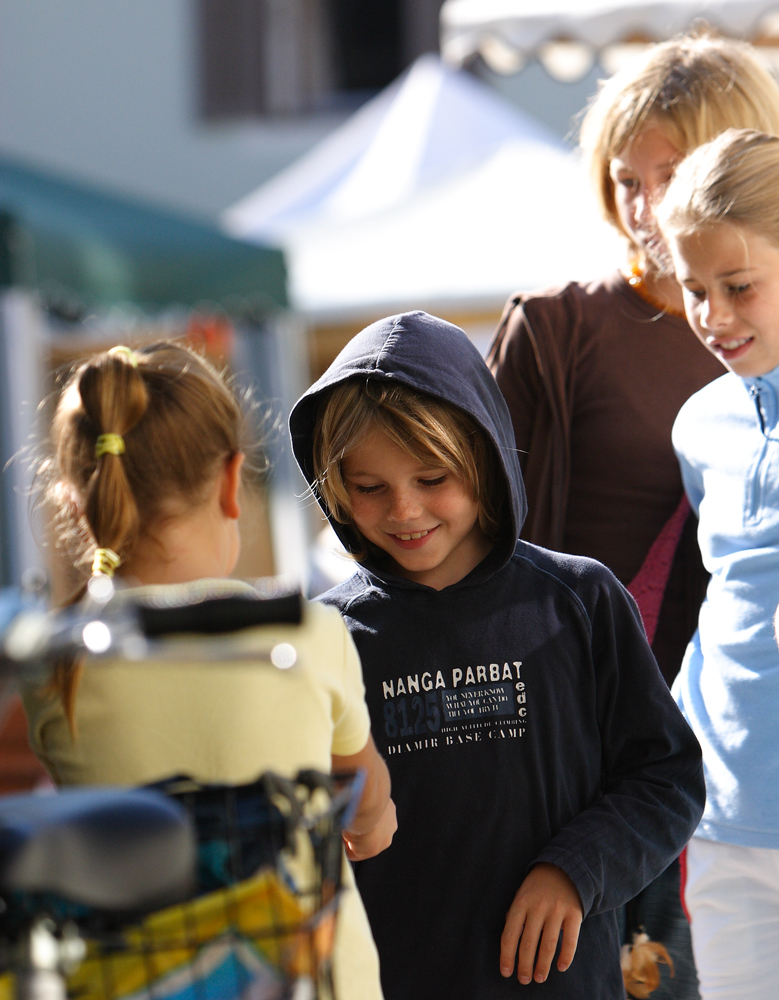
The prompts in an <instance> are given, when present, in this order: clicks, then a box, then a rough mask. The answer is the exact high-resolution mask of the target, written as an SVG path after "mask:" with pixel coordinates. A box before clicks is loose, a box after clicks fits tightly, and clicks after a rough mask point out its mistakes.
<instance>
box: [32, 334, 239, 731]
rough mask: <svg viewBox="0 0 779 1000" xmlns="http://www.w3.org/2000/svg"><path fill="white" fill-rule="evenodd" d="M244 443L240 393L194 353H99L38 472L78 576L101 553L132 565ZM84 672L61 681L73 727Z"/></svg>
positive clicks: (77, 375) (86, 368)
mask: <svg viewBox="0 0 779 1000" xmlns="http://www.w3.org/2000/svg"><path fill="white" fill-rule="evenodd" d="M246 435H247V422H246V420H245V416H244V410H243V408H242V406H241V404H240V403H239V402H238V400H237V399H236V396H235V394H234V393H233V392H232V390H231V388H230V386H229V385H228V384H227V382H226V380H225V378H224V377H223V376H222V375H221V374H220V373H219V372H218V371H217V370H216V369H215V368H214V367H213V366H212V365H211V364H210V363H209V362H208V361H206V360H205V359H204V358H202V357H200V356H199V355H198V354H196V353H195V352H194V351H191V350H189V349H187V348H185V347H181V346H179V345H177V344H174V343H169V342H161V343H157V344H152V345H150V346H148V347H144V348H142V349H141V350H139V351H130V350H128V349H127V348H116V349H113V350H111V351H107V352H104V353H101V354H97V355H95V356H94V357H92V358H90V359H89V360H88V361H86V362H85V363H83V364H80V365H79V366H78V367H77V368H76V369H75V371H73V373H72V374H71V376H70V378H69V379H68V380H67V382H66V384H65V386H64V388H63V390H62V393H61V395H60V397H59V401H58V404H57V407H56V410H55V413H54V419H53V421H52V424H51V440H50V449H49V450H50V455H49V457H47V458H46V459H45V460H44V462H43V463H42V464H41V465H40V467H39V469H38V476H39V482H41V483H42V488H43V499H44V502H45V503H46V505H47V506H48V509H49V510H51V512H52V515H53V519H54V528H55V533H56V538H57V543H58V545H59V546H61V547H62V548H64V549H65V551H66V552H67V554H68V556H69V557H70V559H71V561H72V563H73V565H74V566H75V567H77V568H79V569H82V570H85V569H86V567H87V566H89V565H90V563H91V562H92V559H93V557H94V555H95V552H96V551H101V550H109V552H110V553H112V554H113V553H115V554H116V555H117V556H118V557H119V559H120V560H121V561H124V560H126V559H127V558H128V557H129V556H130V554H131V553H132V550H133V546H134V545H135V543H136V542H137V541H138V539H139V538H140V537H142V536H144V535H147V534H148V533H150V532H152V531H153V529H154V528H155V526H157V525H158V524H159V523H160V522H161V521H162V520H163V519H164V518H165V517H167V516H169V515H170V514H171V513H172V512H173V511H174V510H176V509H178V508H180V507H185V508H186V509H190V508H191V507H193V506H195V505H197V504H199V503H201V502H203V501H204V500H205V499H206V497H207V494H208V489H209V487H210V486H211V485H212V483H213V482H214V479H215V477H216V475H217V474H218V471H219V468H220V465H221V463H222V462H223V461H225V460H226V459H228V458H230V457H231V456H233V455H235V454H237V453H239V452H243V451H245V450H246V448H247V441H246V440H245V438H246ZM98 439H100V441H98ZM106 442H108V444H109V450H105V449H104V448H103V447H102V445H103V444H104V443H106ZM93 572H94V570H93ZM85 588H86V582H85V583H84V586H82V587H81V588H80V589H79V590H78V591H77V592H76V593H75V594H73V595H71V597H70V598H69V599H68V601H67V602H66V603H73V602H75V601H77V600H80V598H81V597H82V596H83V595H84V593H85ZM78 672H79V671H78V664H77V663H67V664H64V665H61V667H60V669H59V670H58V671H57V674H56V676H55V687H56V688H57V690H58V691H59V693H60V696H61V697H62V700H63V704H64V705H65V709H66V712H67V714H68V717H69V718H70V719H71V720H72V712H73V702H74V698H75V688H76V684H77V679H78Z"/></svg>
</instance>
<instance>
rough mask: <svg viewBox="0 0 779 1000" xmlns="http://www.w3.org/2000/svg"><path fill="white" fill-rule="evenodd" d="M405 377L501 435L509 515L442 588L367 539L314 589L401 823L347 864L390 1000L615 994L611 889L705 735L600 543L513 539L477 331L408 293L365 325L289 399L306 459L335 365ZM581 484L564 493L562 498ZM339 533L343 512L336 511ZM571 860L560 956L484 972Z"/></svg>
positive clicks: (519, 499)
mask: <svg viewBox="0 0 779 1000" xmlns="http://www.w3.org/2000/svg"><path fill="white" fill-rule="evenodd" d="M355 378H358V379H381V380H386V381H388V382H402V383H404V384H406V385H408V386H411V387H413V388H414V389H417V390H419V391H421V392H425V393H428V394H429V395H431V396H435V397H438V398H441V399H444V400H447V401H449V402H450V403H453V404H455V405H456V406H458V407H459V408H461V409H462V410H464V411H465V412H466V413H468V414H470V416H471V417H473V418H474V419H475V420H476V422H477V423H478V424H479V425H480V426H481V427H482V428H483V429H484V430H485V431H486V433H487V435H488V436H489V438H490V440H491V441H492V442H493V443H494V446H495V454H496V460H497V461H499V462H500V465H501V467H502V470H503V474H504V479H505V488H506V490H507V491H508V493H509V494H510V498H511V502H510V510H511V524H510V525H507V526H506V529H507V530H506V532H505V535H504V536H503V537H504V541H503V542H499V543H497V544H496V545H495V547H494V548H493V549H492V551H491V552H490V553H489V555H487V556H486V557H485V559H484V560H483V561H482V562H481V563H480V564H479V565H478V566H477V567H476V568H475V569H474V570H473V571H472V572H471V573H469V574H468V575H467V576H466V577H465V578H464V579H462V580H460V581H459V582H458V583H456V584H454V585H452V586H449V587H446V588H445V589H444V590H441V591H436V590H433V589H431V588H430V587H426V586H424V585H421V584H418V583H415V582H412V581H410V580H407V579H404V578H403V577H401V576H398V575H395V574H394V573H393V572H392V571H391V570H390V569H388V568H387V565H386V564H385V563H384V562H383V561H382V560H380V559H377V558H372V557H370V556H369V557H368V559H367V560H366V561H365V562H364V563H362V564H361V565H360V567H359V569H358V571H357V573H356V575H355V576H354V577H353V578H352V579H350V580H348V581H347V582H345V583H343V584H341V585H339V586H338V587H336V588H335V589H334V590H331V591H330V592H329V593H328V594H326V595H325V596H324V598H323V599H324V600H325V601H326V602H328V603H330V604H334V605H335V606H336V607H338V608H339V610H340V611H341V613H342V615H343V616H344V619H345V621H346V624H347V626H348V628H349V630H350V631H351V634H352V636H353V638H354V640H355V642H356V644H357V648H358V650H359V652H360V657H361V659H362V665H363V673H364V677H365V685H366V693H367V701H368V707H369V709H370V713H371V720H372V729H373V736H374V738H375V740H376V743H377V745H378V748H379V751H380V753H381V754H382V755H383V756H384V757H385V758H386V760H387V763H388V765H389V769H390V773H391V775H392V794H393V798H394V799H395V802H396V805H397V812H398V832H397V834H396V835H395V839H394V842H393V844H392V846H391V847H390V848H389V849H388V850H386V851H385V852H384V853H382V854H380V855H379V856H378V857H376V858H372V859H371V860H369V861H364V862H361V863H360V864H358V865H357V866H356V867H357V878H358V884H359V887H360V891H361V893H362V895H363V899H364V901H365V905H366V908H367V911H368V915H369V918H370V921H371V927H372V929H373V933H374V937H375V939H376V943H377V945H378V949H379V955H380V957H381V966H382V985H383V987H384V992H385V996H386V1000H417V998H418V1000H498V998H510V997H525V998H527V1000H532V998H536V997H538V998H541V997H545V998H547V1000H556V998H561V1000H562V998H565V1000H572V998H581V1000H601V998H603V1000H606V998H608V1000H621V998H624V996H625V992H624V987H623V985H622V975H621V971H620V967H619V938H618V933H617V925H616V918H615V915H614V913H613V909H614V907H616V906H618V905H620V904H622V903H625V902H626V901H627V900H629V899H631V898H632V897H633V896H634V895H635V894H636V893H637V892H638V891H639V890H640V889H642V888H643V887H644V886H645V885H647V884H648V883H649V882H650V881H651V880H652V879H653V878H654V877H655V876H656V875H658V874H659V873H660V872H661V871H663V870H664V869H665V868H666V867H667V866H668V864H670V862H671V861H673V859H674V858H676V857H677V855H678V854H679V852H680V851H681V849H682V848H683V847H684V845H685V843H686V842H687V840H688V838H689V837H690V836H691V835H692V832H693V831H694V829H695V827H696V825H697V823H698V820H699V818H700V815H701V812H702V808H703V801H704V786H703V777H702V771H701V758H700V748H699V747H698V744H697V742H696V740H695V737H694V736H693V734H692V732H691V731H690V729H689V728H688V726H687V724H686V722H685V721H684V720H683V719H682V717H681V715H680V713H679V711H678V710H677V708H676V706H675V704H674V703H673V701H672V699H671V696H670V694H669V691H668V688H667V686H666V684H665V682H664V681H663V678H662V676H661V675H660V672H659V670H658V668H657V665H656V663H655V661H654V658H653V656H652V653H651V651H650V649H649V646H648V645H647V643H646V639H645V637H644V632H643V628H642V625H641V621H640V618H639V615H638V612H637V610H636V607H635V605H634V603H633V601H632V598H631V597H630V596H629V595H628V594H627V592H626V591H625V590H624V588H623V587H622V586H621V585H620V584H619V583H618V581H617V580H616V578H615V577H614V576H613V575H612V574H611V572H610V571H609V570H608V569H606V568H605V567H604V566H602V565H601V564H600V563H598V562H595V561H593V560H590V559H585V558H581V557H574V556H567V555H560V554H558V553H554V552H550V551H547V550H545V549H541V548H538V547H536V546H533V545H530V544H528V543H525V542H522V541H516V539H517V537H518V535H519V529H520V526H521V524H522V521H523V519H524V517H525V513H526V500H525V491H524V486H523V483H522V477H521V473H520V467H519V462H518V460H517V455H516V450H515V447H514V437H513V431H512V425H511V419H510V417H509V413H508V410H507V408H506V405H505V403H504V401H503V397H502V396H501V393H500V390H499V389H498V386H497V384H496V383H495V381H494V380H493V378H492V376H491V374H490V372H489V370H488V369H487V367H486V365H485V364H484V362H483V360H482V358H481V356H480V355H479V353H478V351H477V350H476V348H475V347H474V346H473V345H472V344H471V343H470V341H469V340H468V339H467V337H466V336H465V334H464V333H463V332H462V331H461V330H459V329H458V328H457V327H454V326H452V325H451V324H449V323H446V322H444V321H443V320H440V319H436V318H435V317H432V316H429V315H427V314H426V313H422V312H413V313H407V314H404V315H400V316H394V317H390V318H388V319H384V320H381V321H379V322H378V323H374V324H373V325H372V326H369V327H368V328H367V329H366V330H363V332H362V333H360V334H358V336H356V337H355V338H354V339H353V340H352V341H351V342H350V343H349V344H348V345H347V347H346V348H345V349H344V350H343V351H342V352H341V354H340V355H339V356H338V357H337V358H336V360H335V361H334V362H333V364H332V365H331V366H330V368H329V369H328V370H327V372H326V373H325V374H324V375H323V376H322V378H321V379H319V381H318V382H317V383H316V384H315V385H314V386H312V388H311V389H309V391H308V392H307V393H306V394H305V395H304V396H303V397H302V398H301V399H300V400H299V401H298V403H297V405H296V406H295V408H294V410H293V412H292V415H291V418H290V427H291V432H292V441H293V448H294V451H295V455H296V457H297V460H298V463H299V464H300V467H301V469H302V470H303V473H304V475H305V477H306V479H307V481H308V482H309V484H311V487H312V489H314V491H315V493H316V495H317V497H318V499H319V502H320V504H321V506H322V507H323V509H324V511H325V513H326V514H327V515H328V516H330V514H329V511H328V509H327V505H326V503H325V502H324V501H323V499H322V498H321V497H320V496H319V493H318V491H317V490H316V485H315V482H314V472H313V465H312V447H311V441H312V427H313V423H314V420H315V418H316V408H317V404H318V403H319V401H320V400H321V398H322V397H323V396H324V395H325V394H326V393H327V392H328V390H329V389H330V388H331V387H332V386H334V385H336V384H338V383H341V382H343V381H344V380H346V379H355ZM574 502H575V498H574ZM330 520H331V522H332V524H333V527H334V528H335V530H336V532H337V534H338V535H339V537H340V538H341V540H342V541H343V542H344V544H345V545H346V547H347V548H348V549H350V550H351V551H357V550H358V549H359V547H360V543H359V540H358V539H357V536H356V535H355V531H354V529H353V528H351V527H349V526H344V525H340V524H338V523H337V522H335V521H334V520H333V519H332V517H331V518H330ZM541 861H546V862H550V863H552V864H555V865H558V866H559V867H560V868H562V869H563V870H564V871H565V872H567V874H568V875H569V876H570V878H571V879H572V880H573V882H574V884H575V886H576V888H577V890H578V892H579V896H580V898H581V902H582V905H583V908H584V916H585V919H584V922H583V925H582V929H581V934H580V938H579V945H578V948H577V952H576V955H575V957H574V960H573V963H572V964H571V966H570V968H569V969H568V971H567V972H565V973H560V972H558V971H557V969H556V968H555V967H554V965H553V967H552V970H551V972H550V974H549V978H548V979H547V981H546V983H542V984H537V983H535V982H533V983H531V984H529V985H527V986H523V985H521V984H519V983H518V981H517V980H516V977H515V976H512V978H511V979H504V978H503V977H502V976H501V975H500V972H499V967H498V965H499V963H498V958H499V954H500V936H501V932H502V930H503V924H504V920H505V915H506V911H507V910H508V908H509V906H510V904H511V901H512V899H513V897H514V894H515V893H516V891H517V889H518V888H519V885H520V883H521V882H522V880H523V878H524V877H525V875H526V874H527V872H528V870H529V868H530V867H532V865H533V864H534V863H537V862H541Z"/></svg>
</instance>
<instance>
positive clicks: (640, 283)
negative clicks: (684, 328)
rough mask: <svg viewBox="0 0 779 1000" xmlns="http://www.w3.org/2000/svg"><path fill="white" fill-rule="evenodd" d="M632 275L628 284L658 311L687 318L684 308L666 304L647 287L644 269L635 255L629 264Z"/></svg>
mask: <svg viewBox="0 0 779 1000" xmlns="http://www.w3.org/2000/svg"><path fill="white" fill-rule="evenodd" d="M629 269H630V276H629V277H628V279H627V282H628V284H629V285H630V287H631V288H632V289H633V291H634V292H635V293H636V294H637V295H638V296H639V297H640V298H642V299H643V300H644V302H648V303H649V305H650V306H653V307H654V308H655V309H657V310H658V312H661V313H666V314H667V315H668V316H676V317H678V318H679V319H685V315H684V310H683V309H676V308H674V307H673V306H667V305H664V304H663V303H662V302H661V301H660V300H659V299H658V298H655V296H654V295H652V293H651V292H650V291H649V289H648V288H647V287H646V282H645V281H644V270H643V268H642V267H641V264H640V263H639V260H638V258H637V257H634V258H633V259H632V260H631V261H630V264H629Z"/></svg>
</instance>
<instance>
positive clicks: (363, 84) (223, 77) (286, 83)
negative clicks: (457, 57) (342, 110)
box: [197, 0, 441, 119]
mask: <svg viewBox="0 0 779 1000" xmlns="http://www.w3.org/2000/svg"><path fill="white" fill-rule="evenodd" d="M440 6H441V0H197V9H198V24H197V31H198V38H199V46H200V53H199V67H200V76H199V84H200V102H199V104H200V111H201V113H202V114H203V115H204V116H205V117H206V118H210V119H219V118H230V117H246V116H256V115H268V114H271V115H272V114H291V113H295V112H301V111H303V112H304V111H316V110H320V109H324V108H327V107H329V106H333V105H334V104H343V103H345V102H346V103H351V102H354V103H358V102H359V100H361V99H362V98H364V97H365V96H367V95H369V94H370V93H373V92H375V91H378V90H380V89H381V88H382V87H385V86H386V85H387V84H388V83H390V82H391V81H392V80H394V79H395V78H396V77H397V76H398V74H399V73H400V72H401V71H402V70H403V69H404V67H405V66H407V65H408V64H409V63H410V62H412V61H413V59H414V58H415V57H416V56H417V55H418V54H419V53H420V52H422V51H426V50H428V49H430V48H435V40H436V32H437V17H438V9H439V8H440Z"/></svg>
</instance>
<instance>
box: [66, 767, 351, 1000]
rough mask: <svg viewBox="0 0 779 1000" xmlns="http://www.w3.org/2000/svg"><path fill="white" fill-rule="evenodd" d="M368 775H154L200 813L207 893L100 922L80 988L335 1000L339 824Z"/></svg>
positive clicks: (204, 997)
mask: <svg viewBox="0 0 779 1000" xmlns="http://www.w3.org/2000/svg"><path fill="white" fill-rule="evenodd" d="M358 784H359V782H355V781H354V780H353V779H349V780H343V779H339V780H336V779H333V778H332V777H331V776H329V775H324V774H321V773H318V772H313V771H309V772H301V773H300V774H299V775H298V776H297V777H296V779H295V780H294V781H288V780H285V779H281V778H278V777H276V776H274V775H271V774H266V775H264V776H263V777H262V778H260V779H259V780H258V781H256V782H254V783H252V784H249V785H244V786H240V787H234V786H215V785H206V786H203V785H200V784H198V783H197V782H194V781H192V780H190V779H189V778H173V779H170V780H169V781H166V782H162V783H161V784H158V785H156V786H154V787H155V788H157V789H160V790H162V791H164V792H165V793H166V794H167V795H169V796H171V797H172V798H174V799H176V800H177V801H178V802H179V803H180V804H182V805H183V806H184V808H185V809H186V810H187V811H189V812H190V814H191V815H192V816H193V817H194V820H195V825H196V829H197V837H198V857H199V871H198V895H197V896H196V897H195V898H194V899H192V900H190V901H188V902H186V903H183V904H180V905H177V906H173V907H169V908H167V909H165V910H162V911H160V912H157V913H154V914H152V915H151V916H149V917H146V918H145V919H144V920H142V921H140V922H137V923H134V924H132V925H131V926H129V927H124V928H122V929H121V930H118V931H117V930H116V929H115V928H114V929H111V928H108V929H107V930H105V931H103V932H100V931H96V930H95V929H94V927H90V930H89V932H88V936H87V956H86V959H85V961H84V962H83V963H82V964H81V965H80V967H79V968H78V969H77V970H76V971H75V972H74V973H72V974H71V975H70V976H69V978H68V992H69V995H70V996H72V997H74V998H79V1000H238V998H241V1000H286V998H292V997H294V998H295V1000H303V998H322V1000H330V998H332V997H333V987H332V974H331V972H332V969H331V963H332V953H333V941H334V933H335V920H336V915H337V909H338V902H339V894H340V888H341V865H342V848H341V833H340V831H341V824H342V820H343V816H344V813H345V812H346V811H347V810H349V809H350V808H352V807H353V804H354V800H355V798H357V797H359V788H358V787H357V786H358Z"/></svg>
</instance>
